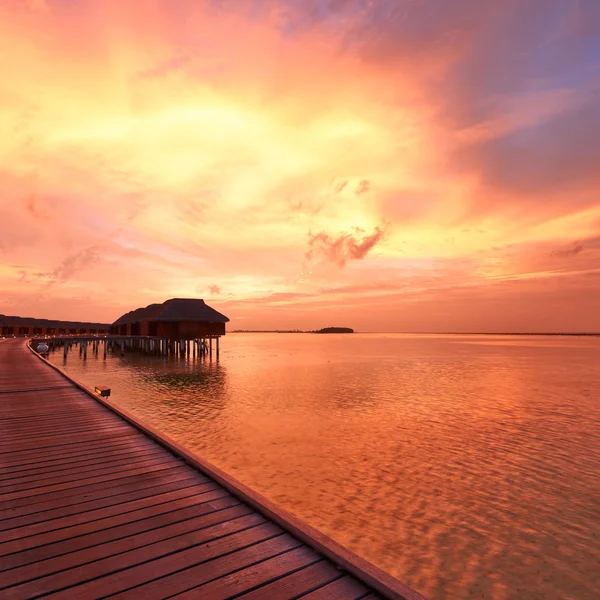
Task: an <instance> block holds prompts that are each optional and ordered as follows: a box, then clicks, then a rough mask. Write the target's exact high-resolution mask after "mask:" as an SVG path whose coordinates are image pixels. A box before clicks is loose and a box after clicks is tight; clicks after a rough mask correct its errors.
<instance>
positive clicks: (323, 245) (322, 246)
mask: <svg viewBox="0 0 600 600" xmlns="http://www.w3.org/2000/svg"><path fill="white" fill-rule="evenodd" d="M384 234H385V227H383V226H382V227H376V228H375V231H374V232H373V233H372V234H371V235H367V236H365V237H363V238H362V239H360V240H359V239H357V238H356V237H355V236H354V235H352V234H342V235H340V236H338V237H337V238H336V237H333V236H331V235H329V234H328V233H325V232H320V233H316V234H312V233H309V234H308V237H309V241H308V245H309V248H310V249H309V251H308V252H307V253H306V255H305V256H306V258H307V259H308V260H312V259H313V258H314V257H316V256H322V257H324V258H325V259H326V260H327V261H329V262H332V263H335V264H336V265H338V266H339V267H340V268H341V267H343V266H344V265H345V264H346V261H348V260H361V259H363V258H364V257H365V256H366V255H367V254H368V253H369V252H370V251H371V250H372V249H373V248H374V247H375V246H376V245H377V244H378V243H379V242H380V241H381V239H382V238H383V236H384Z"/></svg>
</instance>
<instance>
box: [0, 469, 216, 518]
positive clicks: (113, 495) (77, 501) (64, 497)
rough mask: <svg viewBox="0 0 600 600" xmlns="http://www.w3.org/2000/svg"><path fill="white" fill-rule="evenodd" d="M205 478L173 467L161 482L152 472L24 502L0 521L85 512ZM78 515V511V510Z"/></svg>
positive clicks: (4, 515)
mask: <svg viewBox="0 0 600 600" xmlns="http://www.w3.org/2000/svg"><path fill="white" fill-rule="evenodd" d="M206 479H207V478H206V477H204V478H203V476H202V475H199V474H198V473H197V472H195V471H193V470H191V469H186V468H185V467H177V470H175V469H173V470H171V471H170V472H169V477H168V479H167V480H166V481H165V479H164V478H163V477H162V476H161V477H156V473H150V474H149V475H148V476H139V477H136V478H135V479H134V480H132V481H128V482H127V483H125V484H124V483H118V484H116V485H104V486H102V487H98V486H93V487H95V488H96V489H93V490H89V489H87V490H84V491H83V492H80V493H77V494H73V493H72V492H67V493H66V494H65V493H63V494H61V495H58V497H56V498H52V499H50V498H45V499H42V500H41V501H40V502H36V503H32V504H29V503H24V504H23V505H22V506H16V507H11V508H9V509H6V510H4V511H2V512H0V517H2V518H1V519H0V521H2V520H4V519H13V518H16V517H23V516H27V515H33V514H40V513H43V512H45V511H47V510H55V509H69V508H70V507H73V506H78V507H81V510H86V508H85V507H86V506H90V505H91V504H92V503H95V502H104V501H107V500H111V501H114V502H115V503H119V502H123V501H124V500H123V499H124V498H134V497H145V496H148V495H154V494H155V493H158V491H159V490H171V489H173V488H179V487H183V486H187V485H191V484H192V483H196V482H198V481H205V480H206ZM78 512H79V511H78Z"/></svg>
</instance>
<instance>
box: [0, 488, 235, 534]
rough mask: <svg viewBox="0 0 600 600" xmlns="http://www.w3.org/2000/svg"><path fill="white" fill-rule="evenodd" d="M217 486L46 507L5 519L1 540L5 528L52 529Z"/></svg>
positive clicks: (136, 508) (152, 504) (168, 500)
mask: <svg viewBox="0 0 600 600" xmlns="http://www.w3.org/2000/svg"><path fill="white" fill-rule="evenodd" d="M213 489H220V488H219V486H218V484H216V483H215V482H214V481H207V482H206V483H200V484H197V483H194V482H193V481H190V482H189V483H188V485H187V487H182V488H178V489H175V490H173V491H166V492H164V493H156V492H155V491H153V490H154V488H153V490H152V491H150V492H149V495H147V496H144V497H142V498H137V497H136V496H139V494H138V495H135V496H132V495H130V494H124V495H122V496H111V497H110V498H104V499H102V500H92V501H91V502H86V503H82V504H74V505H72V506H66V507H63V506H61V507H59V508H57V509H54V510H44V511H42V512H39V513H34V514H32V515H27V516H24V517H15V518H13V519H4V520H3V521H0V539H3V538H2V532H3V531H7V530H11V529H16V528H18V529H19V530H20V531H25V530H27V528H28V527H30V526H32V525H36V524H40V523H41V524H44V525H46V526H47V527H48V531H49V530H50V529H57V528H58V526H57V524H60V522H61V520H62V519H65V518H67V517H72V516H73V515H79V514H81V513H86V514H87V517H88V518H89V519H90V520H92V519H102V518H105V517H107V516H110V515H115V514H122V513H127V512H130V511H135V510H138V509H139V508H145V507H148V506H154V505H160V504H162V503H165V502H172V501H173V500H177V499H179V498H187V497H193V496H196V495H197V494H203V493H204V492H206V491H210V490H213ZM226 493H229V492H226ZM130 498H132V499H130ZM35 533H40V531H36V532H35ZM30 535H33V534H30Z"/></svg>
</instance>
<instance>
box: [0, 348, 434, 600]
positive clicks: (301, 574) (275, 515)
mask: <svg viewBox="0 0 600 600" xmlns="http://www.w3.org/2000/svg"><path fill="white" fill-rule="evenodd" d="M47 595H48V596H49V597H51V598H68V599H69V600H73V599H77V598H82V599H86V600H87V599H89V598H104V597H111V598H112V597H118V598H133V599H142V598H143V599H152V598H157V599H158V598H171V597H174V598H178V599H183V598H201V599H224V598H238V597H239V598H244V599H247V600H250V599H291V598H304V599H306V600H326V599H327V600H334V599H340V600H359V599H365V600H366V599H369V600H375V599H376V598H394V599H397V600H398V599H404V600H424V599H423V598H422V596H420V595H419V594H417V593H416V592H414V591H413V590H412V589H410V588H408V587H407V586H405V585H403V584H402V583H400V582H399V581H397V580H396V579H394V578H393V577H391V576H389V575H387V574H386V573H384V572H383V571H381V570H379V569H377V568H376V567H374V566H372V565H370V564H369V563H367V562H366V561H364V560H362V559H361V558H359V557H358V556H356V555H354V554H353V553H351V552H349V551H347V550H346V549H344V548H343V547H342V546H340V545H339V544H337V543H336V542H334V541H332V540H331V539H329V538H327V537H326V536H324V535H322V534H321V533H319V532H318V531H316V530H314V529H312V528H311V527H309V526H308V525H306V524H304V523H303V522H302V521H300V520H299V519H296V518H295V517H293V516H292V515H290V514H288V513H286V512H284V511H282V510H281V509H279V508H278V507H276V506H275V505H273V504H272V503H270V502H269V501H268V500H266V499H264V498H262V497H261V496H259V495H258V494H256V493H255V492H253V491H252V490H250V489H248V488H247V487H245V486H244V485H242V484H241V483H239V482H237V481H235V480H234V479H232V478H230V477H229V476H228V475H226V474H225V473H223V472H222V471H220V470H219V469H217V468H216V467H214V466H212V465H210V464H209V463H206V462H205V461H203V460H202V459H201V458H199V457H197V456H194V455H192V454H190V453H189V452H187V451H186V450H185V449H184V448H181V447H179V446H178V445H177V444H176V443H175V442H173V441H171V440H169V439H168V438H166V437H165V436H163V435H162V434H160V433H159V432H156V431H154V430H152V429H151V428H149V427H147V426H145V425H143V424H141V423H139V422H138V421H137V420H136V419H135V418H134V417H132V416H131V415H129V414H127V413H125V412H124V411H122V410H120V409H118V408H116V407H115V406H114V405H112V404H111V403H110V402H109V401H107V400H105V399H103V398H100V397H97V396H95V395H94V394H93V393H92V392H91V391H89V390H87V389H86V388H84V386H82V385H81V384H78V383H77V382H75V381H73V380H71V379H70V378H67V377H66V376H65V374H63V373H61V372H60V371H59V370H58V369H56V368H53V367H52V366H50V365H49V364H48V363H46V361H44V360H43V359H42V358H40V357H39V356H38V355H36V354H34V353H33V351H32V350H31V349H30V348H29V347H27V345H26V342H25V341H24V340H23V339H8V340H0V599H2V600H4V599H9V598H10V599H12V598H14V599H19V600H22V599H24V598H38V597H41V596H44V597H46V596H47Z"/></svg>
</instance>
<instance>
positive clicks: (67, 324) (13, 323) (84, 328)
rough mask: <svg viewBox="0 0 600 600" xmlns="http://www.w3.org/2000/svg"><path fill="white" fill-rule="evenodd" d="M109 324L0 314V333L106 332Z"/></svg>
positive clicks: (57, 333)
mask: <svg viewBox="0 0 600 600" xmlns="http://www.w3.org/2000/svg"><path fill="white" fill-rule="evenodd" d="M109 330H110V325H107V324H104V323H88V322H79V321H77V322H73V321H56V320H51V319H34V318H31V317H17V316H8V315H0V335H59V334H78V333H79V334H81V333H83V334H86V333H108V332H109Z"/></svg>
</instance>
